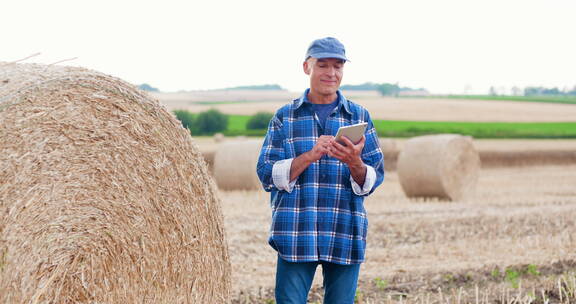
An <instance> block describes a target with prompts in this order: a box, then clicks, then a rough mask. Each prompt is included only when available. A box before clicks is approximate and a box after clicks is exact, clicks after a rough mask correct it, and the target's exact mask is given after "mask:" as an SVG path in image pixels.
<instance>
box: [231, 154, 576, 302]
mask: <svg viewBox="0 0 576 304" xmlns="http://www.w3.org/2000/svg"><path fill="white" fill-rule="evenodd" d="M222 198H223V210H224V217H225V225H226V228H227V233H228V240H229V242H230V253H231V262H232V269H233V273H232V277H233V280H232V281H233V282H234V283H233V284H234V285H233V299H234V303H264V302H265V301H266V300H267V299H272V298H273V296H272V294H273V293H272V289H273V286H274V272H275V268H274V265H275V252H274V251H273V250H272V249H271V248H270V247H269V246H268V245H267V236H268V226H269V224H270V209H269V208H270V207H269V196H268V195H267V193H265V192H263V191H249V192H245V191H234V192H222ZM239 206H241V208H239ZM365 206H366V209H367V211H368V219H369V221H370V226H369V233H368V251H367V260H366V263H365V264H364V265H363V268H362V271H361V278H360V283H359V296H360V298H361V299H362V301H363V303H385V300H386V299H388V298H391V299H395V300H398V299H400V298H402V299H405V300H406V299H407V300H413V301H416V302H419V301H418V299H426V297H428V300H429V301H430V300H437V299H438V298H439V297H440V294H439V289H440V290H443V291H444V292H445V293H446V294H445V295H444V296H454V297H455V296H456V292H458V293H459V294H460V296H461V297H462V299H468V301H471V302H472V301H473V300H474V297H475V294H476V291H475V288H476V286H478V289H479V290H478V293H479V296H480V297H481V299H488V300H486V301H488V302H491V303H493V302H495V301H496V299H499V298H504V297H505V296H506V293H508V299H512V298H513V297H514V296H512V294H514V292H518V287H516V288H514V283H515V282H514V281H513V280H512V279H509V278H508V277H507V276H506V275H505V274H504V273H505V272H506V273H508V272H507V271H508V270H510V269H512V270H514V271H516V272H517V273H519V274H522V275H521V276H520V277H519V278H518V279H517V280H518V282H516V283H519V284H521V285H522V286H524V288H529V290H531V289H530V288H532V287H533V288H535V290H536V291H537V292H540V290H541V289H543V288H546V289H547V290H548V291H546V292H548V293H546V294H547V295H549V296H550V297H552V298H554V296H556V297H558V295H557V294H556V295H554V294H553V290H554V288H557V282H558V280H561V278H560V276H562V275H565V274H569V273H571V272H572V273H573V272H574V271H576V253H575V252H574V248H576V237H574V236H575V235H576V165H570V166H547V167H518V168H503V169H483V170H482V172H481V175H480V179H479V183H478V190H477V191H476V193H475V194H474V195H473V196H472V197H470V198H469V199H468V200H466V201H456V202H445V201H438V200H421V199H413V200H411V199H408V198H406V197H405V196H404V194H403V193H402V190H401V187H400V184H399V182H398V177H397V175H396V173H395V172H389V173H388V174H387V176H386V179H385V181H384V184H383V185H382V186H381V187H380V188H379V189H378V190H377V191H376V192H375V193H374V194H373V195H372V196H370V197H369V198H368V199H367V200H366V202H365ZM526 269H528V270H526ZM530 269H532V270H530ZM512 270H510V271H512ZM530 271H531V272H530ZM511 273H512V272H511ZM571 278H574V276H573V275H572V276H568V277H567V278H566V284H568V285H570V284H572V283H570V282H572V281H570V280H572V279H571ZM319 284H321V276H320V271H318V273H317V278H316V280H315V285H314V286H315V287H314V288H313V291H312V293H311V299H312V300H318V299H320V298H319V294H320V293H321V290H320V288H319ZM562 284H564V283H562ZM555 286H556V287H555ZM570 286H574V287H576V283H575V284H573V285H570ZM525 290H526V289H525ZM550 290H552V291H550ZM451 292H453V293H454V294H452V293H451ZM526 293H527V292H525V294H526Z"/></svg>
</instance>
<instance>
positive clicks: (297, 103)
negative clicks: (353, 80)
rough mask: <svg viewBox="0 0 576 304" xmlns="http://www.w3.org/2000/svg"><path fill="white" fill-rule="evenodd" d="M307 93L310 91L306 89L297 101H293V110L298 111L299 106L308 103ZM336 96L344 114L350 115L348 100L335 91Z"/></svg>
mask: <svg viewBox="0 0 576 304" xmlns="http://www.w3.org/2000/svg"><path fill="white" fill-rule="evenodd" d="M308 92H310V89H306V90H305V91H304V94H302V96H300V97H299V98H297V99H294V108H295V109H298V108H300V106H301V105H302V104H304V103H305V102H308ZM336 95H338V98H337V99H338V105H342V106H343V107H344V109H345V110H346V112H348V113H349V114H352V112H351V111H350V105H348V100H347V99H346V97H344V95H343V94H342V92H341V91H340V90H338V91H336Z"/></svg>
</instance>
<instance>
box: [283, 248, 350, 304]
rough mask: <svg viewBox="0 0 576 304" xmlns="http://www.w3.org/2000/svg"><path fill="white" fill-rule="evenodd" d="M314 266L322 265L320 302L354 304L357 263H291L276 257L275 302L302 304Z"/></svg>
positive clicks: (308, 288)
mask: <svg viewBox="0 0 576 304" xmlns="http://www.w3.org/2000/svg"><path fill="white" fill-rule="evenodd" d="M318 264H320V265H322V275H323V276H324V283H323V285H324V303H325V304H352V303H354V296H355V295H356V285H357V284H358V273H359V272H360V264H353V265H339V264H334V263H328V262H322V261H320V262H302V263H292V262H287V261H285V260H283V259H282V258H281V257H280V256H278V264H277V267H276V289H275V296H276V303H277V304H306V301H307V299H308V292H309V291H310V287H311V286H312V280H313V279H314V273H316V267H318Z"/></svg>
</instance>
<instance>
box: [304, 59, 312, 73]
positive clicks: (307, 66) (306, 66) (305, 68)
mask: <svg viewBox="0 0 576 304" xmlns="http://www.w3.org/2000/svg"><path fill="white" fill-rule="evenodd" d="M302 68H304V74H306V75H310V65H309V62H308V60H304V63H303V64H302Z"/></svg>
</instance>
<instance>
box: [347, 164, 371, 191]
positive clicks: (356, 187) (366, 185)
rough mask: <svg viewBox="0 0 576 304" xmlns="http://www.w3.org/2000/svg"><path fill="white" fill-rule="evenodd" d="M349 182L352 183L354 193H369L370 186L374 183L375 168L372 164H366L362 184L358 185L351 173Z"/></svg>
mask: <svg viewBox="0 0 576 304" xmlns="http://www.w3.org/2000/svg"><path fill="white" fill-rule="evenodd" d="M350 183H351V184H352V191H354V193H355V194H356V195H366V194H368V193H370V190H372V187H374V184H375V183H376V170H374V168H373V167H372V166H369V165H366V177H365V178H364V186H363V187H360V185H358V183H356V181H355V180H354V178H353V177H352V175H350Z"/></svg>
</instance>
